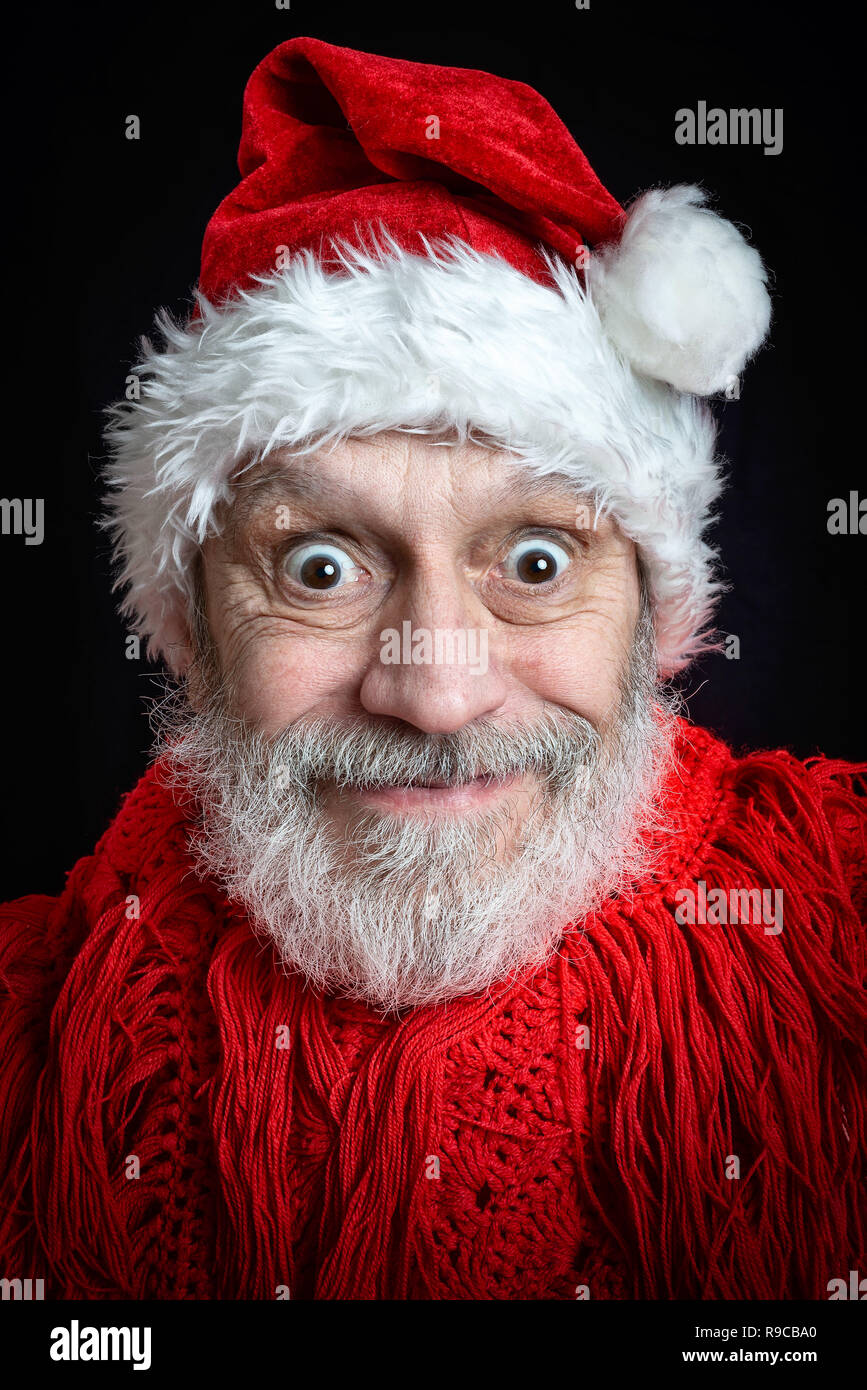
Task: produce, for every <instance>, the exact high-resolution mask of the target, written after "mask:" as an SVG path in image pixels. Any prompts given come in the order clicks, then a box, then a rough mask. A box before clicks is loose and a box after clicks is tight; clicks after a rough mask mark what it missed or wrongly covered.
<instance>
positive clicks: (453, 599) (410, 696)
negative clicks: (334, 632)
mask: <svg viewBox="0 0 867 1390" xmlns="http://www.w3.org/2000/svg"><path fill="white" fill-rule="evenodd" d="M435 582H436V581H435ZM389 608H390V614H391V621H392V626H390V627H383V628H381V629H380V630H379V631H378V632H377V634H376V635H377V639H378V640H377V644H376V645H377V648H378V650H376V651H374V652H372V653H371V660H370V663H369V665H368V667H367V670H366V672H365V675H364V679H363V681H362V684H361V690H360V699H361V703H362V705H363V707H364V708H365V710H366V711H367V712H368V713H369V714H373V715H381V716H388V717H391V718H393V719H401V720H403V721H404V722H405V723H407V724H412V725H413V726H414V727H415V728H417V729H420V730H422V731H423V732H424V733H430V734H445V733H454V732H455V731H456V730H458V729H461V728H463V727H464V725H465V724H469V723H471V722H472V721H473V720H474V719H480V718H481V717H482V716H484V715H489V714H492V713H493V712H494V711H495V710H497V709H499V708H500V707H501V705H502V704H503V703H504V701H505V698H506V683H505V681H504V679H503V676H502V674H501V672H500V670H499V668H498V666H497V663H496V659H495V653H494V651H493V650H492V649H491V643H490V635H491V634H490V628H489V627H487V626H478V625H475V623H474V619H477V617H478V616H480V615H477V614H470V613H469V612H468V609H467V605H466V604H465V603H464V602H463V601H462V595H461V594H460V592H459V591H458V589H457V588H455V589H454V590H447V589H444V587H443V585H442V584H441V583H437V584H436V593H435V594H433V593H432V591H431V588H430V587H426V586H425V584H424V580H423V579H420V580H419V582H418V585H417V588H416V591H415V593H414V594H412V595H408V596H407V599H406V601H404V602H402V603H396V604H394V605H390V606H389Z"/></svg>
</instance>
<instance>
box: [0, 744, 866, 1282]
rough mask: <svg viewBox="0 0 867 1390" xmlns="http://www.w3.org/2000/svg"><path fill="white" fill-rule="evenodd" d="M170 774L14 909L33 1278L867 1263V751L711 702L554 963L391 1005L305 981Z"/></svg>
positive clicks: (17, 1131) (0, 1191)
mask: <svg viewBox="0 0 867 1390" xmlns="http://www.w3.org/2000/svg"><path fill="white" fill-rule="evenodd" d="M158 767H159V765H157V767H156V768H151V770H150V771H149V772H148V773H147V774H146V775H145V776H144V777H143V778H142V779H141V781H140V782H139V784H138V786H137V787H136V788H135V789H134V790H133V791H132V792H131V793H130V794H129V795H128V796H127V797H126V798H125V800H124V802H123V804H122V806H121V809H120V811H119V813H118V815H117V816H116V818H115V820H114V822H113V824H112V825H111V826H110V828H109V829H108V831H107V832H106V833H105V835H104V836H103V837H102V839H101V840H100V842H99V844H98V845H97V847H96V850H95V852H94V854H93V855H91V856H88V857H86V858H84V859H82V860H80V861H79V862H78V863H77V864H76V865H75V867H74V868H73V869H72V871H71V873H70V874H69V877H68V881H67V885H66V889H65V891H64V892H63V894H62V896H61V897H59V898H50V897H45V896H32V897H26V898H21V899H19V900H18V901H17V902H14V903H10V904H8V905H7V906H6V907H4V908H3V909H2V910H0V983H2V992H3V1007H2V1010H0V1113H2V1134H0V1273H2V1274H3V1275H4V1276H6V1277H10V1278H11V1277H20V1278H27V1277H30V1278H43V1279H45V1281H46V1282H45V1292H46V1297H49V1298H51V1297H100V1298H105V1297H109V1298H112V1297H122V1298H147V1297H151V1298H153V1297H157V1298H232V1297H241V1298H268V1299H272V1298H275V1297H279V1296H286V1295H287V1293H288V1294H289V1296H291V1297H292V1298H352V1297H356V1298H398V1299H403V1298H444V1299H541V1298H555V1299H573V1298H576V1297H588V1296H589V1297H590V1298H630V1297H635V1296H639V1297H661V1298H689V1297H712V1298H757V1297H758V1298H760V1297H808V1298H826V1297H827V1296H828V1295H827V1283H828V1280H829V1279H831V1278H834V1277H839V1276H842V1277H846V1274H847V1271H848V1270H849V1269H850V1268H860V1269H864V1268H867V1248H865V1246H867V1241H865V1231H867V1219H865V1212H864V1207H863V1195H862V1194H863V1190H864V1186H863V1180H864V1169H865V1137H867V1136H865V1127H867V1126H865V1118H867V1054H865V1033H867V1030H865V1021H867V1008H865V1001H864V993H863V985H864V981H865V941H864V934H863V931H862V928H861V925H860V920H859V912H858V907H859V906H860V907H861V908H862V909H863V902H864V877H863V876H864V864H865V854H864V849H865V816H864V810H863V801H861V799H860V798H859V796H858V794H857V783H858V781H859V778H861V777H862V774H863V773H864V772H865V771H867V768H865V767H861V768H856V767H853V766H852V765H848V764H844V763H832V762H829V761H827V760H823V759H819V760H814V761H813V762H812V763H811V764H810V765H807V766H805V765H803V764H801V763H799V762H797V761H796V760H795V759H793V758H792V757H790V756H789V755H788V754H786V753H757V754H753V755H750V756H748V757H745V758H741V759H736V758H735V757H734V756H733V755H732V754H731V753H730V752H729V751H728V750H727V749H726V747H725V746H724V745H723V744H722V743H720V742H719V741H718V740H717V739H715V738H714V737H713V736H712V735H710V734H708V733H706V732H703V731H701V730H699V729H696V728H693V727H691V726H688V725H686V724H681V726H680V729H679V762H678V767H677V770H676V773H675V775H674V776H673V778H672V780H671V782H670V783H669V785H668V789H667V793H666V794H667V796H668V797H669V798H670V802H671V807H672V810H671V815H672V817H673V820H674V824H675V827H676V829H675V833H674V834H673V835H671V836H669V837H668V838H667V839H666V843H665V848H664V857H663V861H662V864H663V867H662V870H661V871H660V872H659V873H658V874H657V876H656V877H655V878H653V879H650V880H648V881H646V882H643V883H642V884H641V885H640V886H638V887H637V888H636V890H635V892H634V894H633V895H631V896H630V897H629V898H628V899H625V898H621V899H620V900H617V901H611V902H610V903H608V904H607V906H606V907H605V909H604V910H603V911H601V912H600V913H599V914H598V915H596V916H595V917H593V918H592V919H591V920H590V921H589V922H588V923H586V924H585V926H584V928H583V930H582V931H580V932H578V931H574V930H567V931H566V933H565V935H564V939H563V943H562V946H561V948H560V951H559V953H558V954H556V955H555V956H554V957H553V958H552V959H551V960H550V962H549V963H548V965H547V966H545V968H543V969H541V970H538V971H535V972H533V973H532V974H531V975H530V976H529V977H524V978H522V979H519V980H516V981H511V982H503V983H502V984H501V985H499V986H498V987H497V988H496V989H495V990H493V991H491V993H490V994H489V995H486V996H484V997H481V996H478V997H473V998H466V999H461V1000H458V1001H455V1002H452V1003H449V1004H448V1005H446V1006H440V1007H437V1008H429V1009H422V1010H418V1011H415V1012H411V1013H409V1014H408V1015H406V1016H405V1017H404V1018H402V1019H401V1020H399V1021H395V1020H391V1021H388V1022H384V1021H382V1020H381V1019H379V1018H378V1017H377V1016H376V1015H375V1014H374V1013H373V1012H371V1011H370V1010H368V1009H367V1008H366V1007H364V1006H363V1005H361V1004H357V1003H350V1002H347V1001H345V1000H342V999H338V998H330V997H322V996H321V995H319V994H317V993H315V992H313V991H311V990H309V989H307V988H305V987H304V986H303V985H302V984H301V983H300V982H299V980H298V979H297V978H295V977H287V976H286V975H285V974H284V973H282V972H281V970H280V969H279V968H277V967H276V965H275V960H274V957H273V954H272V953H271V950H270V948H263V946H262V944H261V943H259V942H257V941H256V940H255V938H254V937H253V935H252V933H251V931H250V928H249V926H248V924H247V923H246V922H245V921H244V919H243V916H242V915H241V914H240V913H239V912H238V910H237V909H235V908H233V907H232V906H231V905H230V904H229V903H228V902H227V901H226V900H225V898H224V897H223V896H222V894H221V893H220V891H219V890H218V889H217V887H216V886H215V885H211V884H209V883H206V884H204V885H203V884H202V883H201V881H200V880H198V879H197V878H196V877H195V876H194V874H193V873H192V872H191V868H192V861H191V859H190V856H189V852H188V849H187V835H188V829H189V817H190V815H191V810H190V807H189V805H187V807H185V808H184V807H180V806H177V805H175V804H174V802H173V800H172V796H171V794H170V793H169V792H168V790H167V789H166V788H165V787H163V786H161V785H160V780H159V776H158ZM699 880H701V881H703V882H704V883H705V884H706V885H707V892H708V893H710V891H711V889H712V887H714V886H722V887H725V888H759V889H781V890H782V891H783V893H784V904H785V908H784V926H783V930H782V931H781V932H779V933H778V934H772V933H768V932H766V931H765V930H764V927H763V926H762V925H761V924H756V925H751V924H749V923H739V924H732V923H730V924H728V925H710V924H705V923H701V922H697V923H695V924H694V925H690V924H684V925H681V924H679V923H678V921H677V920H676V918H675V910H676V906H677V903H678V902H679V901H681V899H676V897H675V895H676V894H677V893H678V890H680V889H682V888H688V887H694V888H695V887H696V885H697V883H698V881H699ZM697 891H698V890H697ZM862 915H863V914H862ZM582 1030H583V1031H582ZM733 1158H734V1159H737V1160H738V1162H739V1176H736V1175H735V1172H736V1170H737V1164H733V1161H732V1160H733Z"/></svg>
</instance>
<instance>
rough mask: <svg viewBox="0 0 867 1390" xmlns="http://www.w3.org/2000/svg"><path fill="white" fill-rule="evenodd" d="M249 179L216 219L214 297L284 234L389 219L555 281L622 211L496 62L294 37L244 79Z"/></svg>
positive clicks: (348, 234) (262, 265)
mask: <svg viewBox="0 0 867 1390" xmlns="http://www.w3.org/2000/svg"><path fill="white" fill-rule="evenodd" d="M238 167H239V169H240V171H241V182H240V183H239V184H238V187H237V188H235V189H234V190H233V191H232V192H231V193H230V194H229V195H228V197H226V198H224V199H223V201H222V203H221V204H220V206H219V207H218V208H217V211H216V212H215V213H214V216H213V217H212V218H211V221H210V223H209V224H208V229H207V231H206V233H205V240H204V246H203V248H202V271H201V278H200V282H199V283H200V288H201V290H202V292H203V293H204V294H205V295H207V297H208V299H210V300H211V301H212V302H218V301H220V300H223V299H225V298H226V297H227V295H228V294H229V293H230V291H231V290H232V288H233V287H234V286H237V285H240V284H244V283H246V282H248V281H249V277H250V276H251V275H252V274H254V273H256V272H262V271H266V270H271V269H273V267H274V264H275V259H276V256H277V248H278V247H285V248H287V249H288V251H289V252H290V253H292V252H297V251H300V250H302V249H305V248H309V249H311V250H312V251H314V252H315V254H316V256H317V257H318V258H319V259H320V260H327V257H328V254H329V251H330V247H331V242H332V240H333V238H334V237H342V238H344V239H345V240H346V241H349V242H354V241H356V240H357V238H358V232H359V229H360V228H366V227H368V226H369V225H370V224H371V223H374V224H375V223H376V222H378V221H380V220H382V221H383V222H384V224H385V225H386V226H387V227H388V229H389V231H390V233H391V235H392V236H393V238H394V239H395V241H396V242H398V243H399V245H401V246H402V247H404V248H405V249H406V250H408V251H416V252H423V251H424V246H423V242H422V238H424V237H427V238H428V239H433V238H440V237H443V236H447V235H449V234H453V235H454V236H456V237H459V238H460V239H461V240H462V241H464V242H466V243H467V244H468V245H469V246H472V247H473V248H474V249H475V250H477V251H482V252H487V253H488V254H490V255H499V256H502V257H503V258H504V259H505V260H507V261H509V262H510V263H511V264H512V265H513V266H515V267H516V268H517V269H518V270H520V271H522V272H523V273H524V274H525V275H529V276H532V277H533V278H534V279H539V280H547V279H549V278H550V277H549V272H548V268H547V265H546V263H545V261H544V259H542V258H541V257H540V255H539V244H540V243H542V244H544V245H546V246H548V247H550V248H551V249H552V250H554V251H555V252H557V254H558V255H560V256H561V257H563V259H564V260H566V261H570V262H573V263H574V262H575V261H576V260H578V261H580V258H581V250H582V247H583V246H584V245H585V244H587V243H589V244H590V245H591V246H592V245H594V244H596V243H597V242H602V241H609V240H610V239H611V238H612V237H614V236H615V235H616V234H617V232H618V231H619V229H620V226H621V224H622V222H623V209H622V208H621V206H620V204H619V203H618V202H617V201H616V199H614V198H612V196H611V194H610V193H608V192H607V190H606V189H605V188H604V187H603V186H602V184H601V183H600V182H599V179H598V178H597V177H596V175H595V174H594V172H593V170H592V169H591V167H590V165H589V163H588V161H587V159H586V158H585V156H584V154H583V153H582V152H581V150H580V149H579V148H578V146H577V145H576V143H575V141H574V140H573V138H572V136H571V135H570V134H569V131H568V130H567V129H566V127H565V126H564V124H563V122H562V121H561V120H560V118H559V116H557V115H556V114H555V112H554V111H553V110H552V109H551V107H550V106H549V105H548V103H547V101H545V100H544V98H543V97H541V96H539V94H538V92H534V91H533V89H532V87H527V86H525V84H524V83H523V82H510V81H509V80H508V79H506V78H504V77H494V76H492V75H491V74H490V73H487V72H476V71H474V70H471V69H464V68H441V67H435V66H433V65H432V64H430V63H409V62H405V61H403V60H402V59H399V58H379V57H377V56H375V55H374V54H370V53H356V52H355V51H354V50H353V49H351V48H336V47H334V45H333V44H329V43H323V42H322V41H321V40H320V39H308V38H299V39H290V40H289V41H288V42H287V43H282V44H280V46H279V48H275V49H274V51H273V52H272V53H269V54H268V56H267V58H264V59H263V60H262V62H261V63H260V64H259V66H258V67H257V68H256V69H255V71H254V73H253V75H252V77H251V78H250V80H249V82H248V83H247V89H246V92H245V93H244V122H243V133H242V136H241V148H240V151H239V154H238Z"/></svg>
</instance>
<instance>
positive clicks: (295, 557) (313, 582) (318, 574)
mask: <svg viewBox="0 0 867 1390" xmlns="http://www.w3.org/2000/svg"><path fill="white" fill-rule="evenodd" d="M284 564H285V568H286V572H287V574H288V575H289V576H290V578H292V579H294V581H295V583H296V584H300V585H301V587H302V588H303V589H314V590H323V589H342V588H343V586H344V584H352V583H355V581H356V580H357V579H358V578H359V576H360V575H361V573H362V571H361V569H360V567H359V566H358V565H356V563H355V561H354V560H353V559H351V558H350V556H349V555H347V553H346V551H345V550H341V549H340V547H339V546H337V545H331V544H330V542H328V541H311V542H310V543H309V544H307V545H300V546H298V548H297V550H293V551H291V552H290V554H289V555H288V556H287V557H286V560H285V562H284Z"/></svg>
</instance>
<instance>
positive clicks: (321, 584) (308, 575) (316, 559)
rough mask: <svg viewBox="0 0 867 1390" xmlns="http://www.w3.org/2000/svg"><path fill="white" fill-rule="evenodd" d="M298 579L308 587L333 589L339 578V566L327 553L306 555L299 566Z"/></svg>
mask: <svg viewBox="0 0 867 1390" xmlns="http://www.w3.org/2000/svg"><path fill="white" fill-rule="evenodd" d="M300 579H301V583H302V584H305V585H306V586H307V588H308V589H333V587H334V585H335V584H336V583H337V582H338V581H339V579H340V566H339V564H338V563H337V561H336V560H332V559H331V557H330V556H328V555H308V557H307V559H306V560H305V561H304V563H303V565H302V566H301V570H300Z"/></svg>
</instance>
